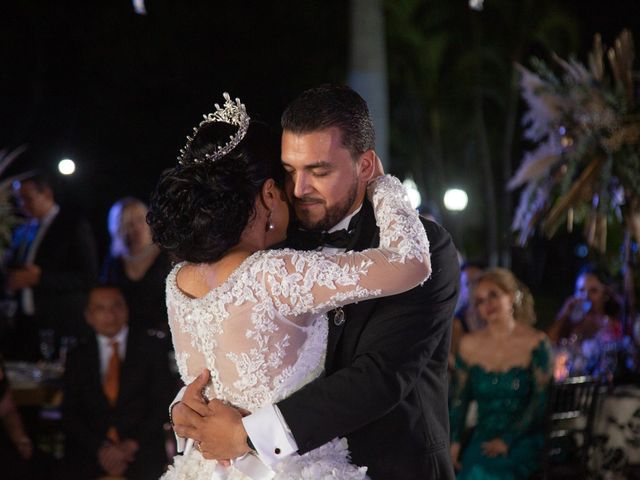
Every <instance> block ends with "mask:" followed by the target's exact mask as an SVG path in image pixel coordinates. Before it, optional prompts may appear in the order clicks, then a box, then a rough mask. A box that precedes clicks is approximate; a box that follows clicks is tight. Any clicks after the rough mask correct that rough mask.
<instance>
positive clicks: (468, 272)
mask: <svg viewBox="0 0 640 480" xmlns="http://www.w3.org/2000/svg"><path fill="white" fill-rule="evenodd" d="M485 268H486V266H485V265H484V264H482V263H479V262H464V263H463V264H462V265H461V266H460V296H459V297H458V306H457V308H456V313H455V314H454V316H453V329H452V332H451V353H450V357H449V365H450V367H453V366H454V364H455V355H456V354H457V353H458V349H459V347H460V340H461V339H462V337H463V336H464V335H466V334H467V333H471V332H475V331H476V330H480V329H481V328H484V327H485V322H484V321H483V320H482V319H481V318H479V317H478V315H477V312H476V311H475V308H474V306H473V302H472V299H471V292H472V291H473V287H474V285H475V283H476V280H477V279H478V277H480V275H482V272H483V271H484V269H485Z"/></svg>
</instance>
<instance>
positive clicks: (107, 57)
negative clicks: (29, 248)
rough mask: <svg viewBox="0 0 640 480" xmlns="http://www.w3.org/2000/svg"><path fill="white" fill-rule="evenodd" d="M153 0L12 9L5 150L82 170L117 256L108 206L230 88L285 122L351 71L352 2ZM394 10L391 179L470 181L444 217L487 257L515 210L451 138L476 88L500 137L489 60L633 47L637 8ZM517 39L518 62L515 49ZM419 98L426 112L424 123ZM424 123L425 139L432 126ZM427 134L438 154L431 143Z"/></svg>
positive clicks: (579, 2)
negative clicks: (294, 103) (490, 237)
mask: <svg viewBox="0 0 640 480" xmlns="http://www.w3.org/2000/svg"><path fill="white" fill-rule="evenodd" d="M145 3H146V7H147V11H148V15H146V16H141V15H137V14H136V13H135V12H134V9H133V6H132V4H131V1H129V0H109V1H99V0H96V1H52V0H23V1H14V2H3V6H2V7H0V16H1V17H2V20H1V22H2V50H1V52H2V54H1V55H2V56H1V57H0V58H1V61H2V64H1V65H2V66H1V70H0V92H1V103H0V105H1V107H0V108H1V113H2V115H1V117H0V118H1V121H2V124H1V125H0V147H9V148H11V147H15V146H17V145H20V144H23V143H26V144H28V145H29V151H28V153H27V154H25V155H24V156H23V157H22V158H21V159H20V160H18V161H17V162H16V164H15V165H14V166H13V167H12V168H11V170H10V171H9V172H8V173H9V174H11V173H17V172H20V171H24V170H27V169H28V168H31V167H33V166H39V167H43V168H47V169H50V170H52V171H54V170H55V168H56V165H57V162H58V161H59V160H60V159H62V158H64V157H67V156H68V157H71V158H73V159H74V160H75V162H76V164H77V172H76V174H75V175H73V176H71V177H68V178H61V177H59V178H58V179H57V180H58V183H59V185H58V198H59V199H60V200H61V203H62V204H63V206H64V205H70V206H73V207H74V208H80V209H83V210H84V211H85V213H86V214H87V215H88V216H89V217H90V219H91V221H92V223H93V226H94V229H95V232H96V235H97V237H98V240H99V244H100V247H101V253H104V252H105V251H106V246H107V235H106V213H107V210H108V208H109V206H110V205H111V203H113V201H115V200H116V199H118V198H120V197H122V196H125V195H134V196H138V197H140V198H142V199H145V200H146V199H147V198H148V195H149V192H150V190H151V188H152V187H153V185H154V183H155V181H156V179H157V177H158V174H159V172H160V171H161V170H162V169H164V168H167V167H169V166H172V165H173V164H174V162H175V156H176V154H177V151H178V149H179V148H180V147H181V146H182V145H183V144H184V138H185V135H187V134H188V133H189V132H190V131H191V127H192V126H193V125H195V124H196V123H197V122H198V121H199V118H200V116H201V114H202V113H205V112H208V111H211V109H212V105H213V103H215V102H220V101H221V94H222V92H223V91H229V92H230V94H231V95H232V96H239V97H240V98H241V99H242V100H243V102H244V103H245V104H246V105H247V107H248V110H249V112H250V114H252V116H253V117H257V118H262V119H263V120H266V121H267V122H269V123H271V124H273V125H274V126H277V125H278V123H279V116H280V113H281V111H282V110H283V108H284V107H285V106H286V104H287V103H288V102H289V101H290V100H291V99H292V98H293V97H295V96H296V95H297V94H298V93H300V92H301V91H302V90H303V89H305V88H308V87H311V86H314V85H317V84H320V83H323V82H345V81H346V79H347V76H348V68H349V34H350V32H349V4H348V2H346V1H339V0H323V1H319V0H318V1H305V0H297V1H294V0H280V1H273V2H271V1H259V2H253V1H246V0H245V1H243V0H236V1H216V2H214V1H211V0H209V1H203V0H197V1H175V0H174V1H170V0H148V1H147V2H145ZM385 13H386V30H387V31H386V37H387V63H388V65H389V92H390V120H391V126H390V133H391V155H390V159H389V166H390V170H391V171H392V172H393V173H396V174H398V175H399V176H401V177H403V176H404V175H406V174H407V173H413V174H414V177H415V178H416V181H417V182H418V185H419V186H420V187H421V189H423V198H424V197H427V198H430V199H433V200H435V199H437V198H441V195H440V192H438V191H437V190H438V188H444V187H443V186H442V185H440V183H443V182H450V181H452V182H457V183H458V184H462V185H464V184H468V185H469V189H468V190H469V192H470V197H471V205H470V209H469V210H470V211H469V213H468V214H467V215H468V217H467V218H466V220H465V218H458V219H452V218H450V217H445V218H444V222H445V225H446V226H448V227H449V228H450V229H451V230H452V231H453V233H454V235H455V236H456V237H457V241H458V243H459V244H464V246H465V251H467V252H469V254H470V256H480V255H482V252H483V251H484V249H485V246H484V244H483V242H484V238H485V237H484V233H483V228H484V223H485V219H486V218H487V217H491V216H496V217H500V218H502V220H501V221H500V222H501V223H500V224H499V226H500V239H499V240H500V241H501V242H503V243H507V242H509V241H510V237H509V234H508V225H506V223H507V222H506V220H505V219H506V218H507V217H508V216H509V215H510V211H509V209H507V210H506V212H498V211H495V212H493V211H490V209H488V208H487V205H486V204H485V203H484V200H483V198H484V197H483V195H482V194H481V193H480V192H481V190H482V189H483V188H484V186H483V183H482V182H481V181H480V182H479V183H478V179H479V178H480V180H481V177H478V176H477V175H475V174H474V171H473V168H474V165H475V162H476V160H475V154H474V150H473V145H472V143H473V142H470V146H466V144H465V142H466V140H465V137H464V136H463V137H461V138H462V141H459V140H457V138H456V136H455V135H456V129H455V128H454V127H455V126H456V125H457V124H458V123H460V124H461V125H460V131H461V132H463V131H472V128H473V126H472V125H471V126H467V127H465V126H464V125H462V123H464V121H465V119H466V118H467V117H469V116H470V115H471V114H470V112H471V101H470V100H468V99H467V97H466V95H467V94H468V92H474V91H477V90H478V89H480V88H483V89H484V90H485V91H487V90H490V89H491V88H494V90H495V91H494V92H493V93H489V94H487V96H486V97H483V98H484V100H483V102H485V112H486V123H487V125H488V131H489V140H490V141H491V142H493V141H494V138H498V137H499V136H500V135H501V134H502V131H503V130H504V129H503V125H502V122H503V120H502V113H501V110H500V108H501V107H500V104H501V98H502V97H504V95H503V93H504V91H506V90H504V89H503V90H501V88H502V87H501V85H506V84H508V81H504V78H502V77H500V73H499V72H500V71H501V70H500V68H496V69H493V66H492V65H497V64H501V65H506V66H507V67H505V68H506V70H509V69H510V66H511V65H512V60H519V61H523V62H526V61H527V58H528V57H529V56H530V55H531V54H537V55H541V56H544V55H547V56H548V49H547V47H548V46H553V47H554V49H556V51H558V53H559V54H561V55H565V56H566V55H567V54H569V53H571V52H574V53H576V55H577V56H578V58H580V59H583V60H584V58H585V56H586V52H587V51H588V50H589V48H590V46H591V42H592V38H593V34H594V33H596V32H602V34H603V39H604V41H605V43H607V44H611V42H612V41H613V38H615V36H616V35H617V34H618V33H619V32H620V30H621V29H622V28H624V27H628V28H630V29H631V30H632V31H633V32H634V33H635V34H636V39H637V38H638V37H640V29H639V28H638V27H639V26H640V2H637V1H636V0H609V1H606V2H603V1H595V0H571V1H570V0H557V1H548V0H547V1H545V0H541V1H538V2H535V1H531V0H522V1H520V0H516V1H514V0H485V10H484V11H483V12H472V11H471V10H470V9H469V8H468V2H467V1H462V0H438V1H436V0H424V1H418V0H397V1H392V0H389V1H387V2H385ZM548 19H554V20H553V21H555V25H552V26H553V28H551V27H548V25H547V26H546V27H545V28H546V29H542V30H540V29H538V30H535V29H534V28H533V27H531V25H533V23H532V22H534V21H537V22H539V23H540V24H542V23H544V22H545V21H546V20H548ZM549 23H553V22H547V24H549ZM471 27H473V28H471ZM472 31H475V32H476V33H475V35H476V36H475V37H474V36H472V35H471V33H470V32H472ZM478 32H480V33H478ZM529 32H530V33H529ZM541 32H542V33H541ZM550 32H551V33H550ZM554 32H555V33H554ZM544 35H546V37H544V38H543V36H544ZM437 42H441V43H440V44H444V45H446V52H447V55H445V56H444V57H443V58H444V60H443V61H440V62H439V63H437V66H436V67H434V68H432V67H429V68H426V67H425V66H424V65H425V62H422V61H421V60H423V59H425V58H431V57H429V55H431V53H429V51H427V50H428V48H430V47H431V46H433V45H436V44H438V43H437ZM442 42H444V43H442ZM518 42H520V43H519V44H518V45H521V48H519V49H518V50H517V55H516V54H515V53H514V52H513V51H510V50H509V47H510V46H511V45H515V44H517V43H518ZM637 44H638V43H637V40H636V45H637ZM421 49H424V52H423V51H422V50H421ZM474 49H477V50H474ZM474 52H480V56H482V58H483V59H487V60H486V63H485V64H483V65H484V67H483V68H484V69H483V70H482V74H483V75H484V76H482V77H481V76H478V75H475V76H474V75H471V74H470V73H469V72H471V71H472V69H471V68H469V69H467V68H466V67H465V63H464V62H465V61H468V58H472V57H473V56H474ZM465 58H467V60H464V59H465ZM483 61H484V60H483ZM430 68H431V70H430ZM505 68H502V70H505ZM487 72H489V73H487ZM436 78H437V79H438V81H437V82H436V81H435V80H434V81H431V80H432V79H436ZM505 78H507V79H508V76H507V77H505ZM425 82H426V83H425ZM429 82H430V83H429ZM425 92H427V93H425ZM469 95H470V96H469V98H471V94H469ZM491 95H493V96H494V97H495V105H494V103H492V102H494V100H492V99H491ZM407 105H410V106H411V107H412V108H413V106H414V105H417V106H418V107H419V108H420V110H419V113H418V117H419V119H418V120H417V121H415V122H414V120H413V118H414V116H413V115H414V114H415V111H413V110H411V108H405V107H406V106H407ZM432 106H433V108H434V110H435V109H436V108H437V109H439V110H438V111H440V112H442V118H443V119H444V120H443V125H444V126H443V131H444V134H443V135H442V137H441V138H442V139H443V141H444V150H445V154H443V155H441V164H442V165H441V166H440V167H437V168H440V170H438V169H437V168H436V167H433V164H432V163H430V162H431V160H430V159H431V157H430V156H429V155H427V154H425V155H422V154H421V153H420V152H421V150H420V149H421V148H426V149H428V148H429V145H428V144H429V143H430V139H431V137H430V136H429V134H424V135H423V133H422V132H423V130H421V129H419V128H417V127H416V128H415V131H414V128H413V127H415V126H416V125H417V124H419V123H420V122H422V121H424V120H420V118H422V116H423V115H426V113H424V112H428V111H429V109H430V108H431V107H432ZM521 110H522V105H519V106H518V112H521ZM407 112H408V113H407ZM412 112H413V113H412ZM447 122H448V123H447ZM427 127H428V126H427ZM427 127H425V129H426V130H425V131H431V130H429V128H427ZM465 128H467V130H464V129H465ZM515 137H516V140H515V141H514V145H513V147H512V149H511V150H512V154H513V155H512V156H513V164H514V165H517V164H518V163H519V159H520V158H521V150H522V145H521V144H520V143H521V142H519V140H517V138H519V132H518V131H516V132H515ZM421 141H422V142H424V143H425V144H427V145H426V146H424V145H423V146H420V145H419V143H420V142H421ZM498 143H499V142H497V141H496V144H498ZM414 144H417V145H414ZM454 144H455V148H454ZM458 147H459V148H458ZM463 147H464V148H465V150H463ZM496 150H499V148H496ZM432 170H433V171H434V172H436V173H435V174H434V175H430V172H431V171H432ZM438 171H440V173H439V174H438V173H437V172H438ZM421 172H422V173H421ZM465 176H466V177H469V178H466V177H465ZM425 177H426V178H427V179H425ZM429 178H431V180H429ZM495 181H496V191H497V192H499V194H500V192H502V191H503V185H504V181H505V179H504V178H501V177H500V176H499V175H497V176H496V179H495ZM429 182H431V183H429ZM434 182H438V183H437V185H435V186H434ZM474 182H475V183H474ZM474 193H475V194H474ZM465 221H466V222H467V223H465ZM455 222H458V223H457V224H454V223H455ZM573 243H574V242H573V240H570V239H567V238H564V239H563V238H562V236H561V237H560V238H559V239H558V240H556V241H555V243H554V242H541V245H542V246H540V245H538V247H530V248H529V249H528V250H527V251H525V252H522V251H521V252H516V253H515V255H514V262H515V264H516V265H517V264H518V262H520V263H521V265H520V267H519V268H520V270H521V272H527V271H528V269H529V270H530V269H531V268H530V267H531V266H530V265H529V264H530V263H531V262H535V261H536V255H538V254H539V253H540V252H542V254H541V255H543V256H544V255H546V256H547V258H548V257H549V255H550V256H551V258H552V259H553V258H554V255H557V256H558V257H559V258H562V257H563V255H564V256H565V257H566V253H567V252H566V249H567V248H572V245H573ZM536 248H540V249H541V250H540V252H538V251H537V250H536ZM554 252H555V253H554ZM563 252H564V253H563ZM523 259H524V260H523ZM527 259H528V260H527ZM567 265H568V266H567ZM565 267H566V268H564V269H562V267H560V270H559V271H557V272H555V271H551V272H550V273H549V272H541V271H540V270H539V269H538V270H536V271H532V272H529V274H528V275H529V280H530V282H533V281H535V282H542V281H543V279H544V278H545V277H549V276H551V277H553V278H557V279H558V282H562V283H561V284H562V285H563V288H564V287H566V288H564V291H563V292H562V293H563V294H564V293H566V292H567V291H570V290H571V288H572V286H571V279H572V277H573V273H574V271H573V270H574V265H573V264H571V262H569V263H567V264H566V265H565ZM534 270H535V269H534ZM534 287H535V285H534Z"/></svg>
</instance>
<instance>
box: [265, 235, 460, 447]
mask: <svg viewBox="0 0 640 480" xmlns="http://www.w3.org/2000/svg"><path fill="white" fill-rule="evenodd" d="M427 234H428V237H429V240H430V243H431V262H432V265H433V273H432V276H431V278H430V279H429V280H427V281H426V282H425V283H424V284H423V285H422V286H420V287H417V288H415V289H413V290H410V291H409V292H406V293H404V294H401V295H396V296H393V297H389V298H383V299H379V300H377V301H376V305H375V308H376V310H375V312H374V313H373V315H372V317H371V318H370V319H369V320H368V323H367V325H366V327H365V328H364V329H363V331H362V334H361V337H360V339H359V341H358V351H357V353H356V357H355V359H354V361H353V362H352V363H351V364H350V365H349V366H347V367H345V368H343V369H341V370H339V371H337V372H335V373H333V374H331V375H329V376H327V377H324V378H318V379H316V380H315V381H313V382H311V383H310V384H308V385H306V386H305V387H303V388H302V389H301V390H299V391H298V392H296V393H294V394H292V395H291V396H290V397H288V398H286V399H284V400H282V401H281V402H279V403H278V405H277V406H278V408H279V410H280V412H281V413H282V415H283V417H284V419H285V422H286V424H287V427H288V428H289V429H290V431H291V432H292V434H293V437H294V438H295V440H296V443H297V446H298V447H299V448H298V452H299V453H305V452H307V451H309V450H312V449H314V448H317V447H319V446H320V445H322V444H324V443H326V442H328V441H330V440H331V439H333V438H335V437H340V436H346V435H347V434H349V433H351V432H353V431H355V430H358V429H359V428H362V427H363V426H365V425H367V424H369V423H371V422H373V421H375V420H377V419H379V418H380V417H382V416H384V415H385V414H387V413H388V412H390V411H391V410H393V409H394V408H395V407H396V406H397V405H398V404H399V403H400V402H402V401H403V400H404V399H405V398H406V397H407V395H409V394H410V393H411V392H412V390H413V388H414V387H415V385H416V382H418V381H420V379H421V378H422V374H423V372H424V371H425V369H426V368H433V364H436V365H437V366H438V367H440V366H441V367H442V370H443V371H442V372H441V373H442V375H445V374H446V358H444V359H443V361H442V362H440V361H438V360H437V359H434V358H433V357H434V352H436V351H437V349H438V348H439V347H440V350H442V348H441V344H442V341H443V339H444V338H445V335H447V333H448V331H449V329H450V327H451V318H452V315H453V310H454V308H455V302H456V298H457V293H458V280H459V269H458V261H457V252H456V250H455V247H454V245H453V242H452V241H451V238H450V236H449V235H448V233H447V232H446V231H444V230H443V229H442V228H441V227H439V226H437V225H435V224H433V223H429V224H427ZM347 321H348V319H347ZM440 353H442V352H440V351H439V350H438V352H437V355H440ZM447 353H448V352H447ZM445 357H446V356H445ZM432 361H433V363H432ZM435 373H436V372H434V374H435ZM443 401H444V400H443Z"/></svg>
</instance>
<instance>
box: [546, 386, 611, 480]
mask: <svg viewBox="0 0 640 480" xmlns="http://www.w3.org/2000/svg"><path fill="white" fill-rule="evenodd" d="M599 388H600V384H599V383H598V381H596V380H595V379H594V378H593V377H586V376H583V377H570V378H567V379H566V380H563V381H560V382H556V383H554V384H553V385H552V386H551V389H550V391H549V404H548V409H547V417H546V428H545V437H546V438H545V440H546V445H545V449H544V454H543V459H542V478H543V479H545V480H547V479H554V478H563V479H567V478H572V477H574V478H580V479H582V480H584V479H585V478H586V477H587V475H588V460H589V449H590V447H591V443H592V432H593V422H594V417H595V410H596V405H597V402H596V400H597V397H598V394H599Z"/></svg>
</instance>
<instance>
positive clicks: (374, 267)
mask: <svg viewBox="0 0 640 480" xmlns="http://www.w3.org/2000/svg"><path fill="white" fill-rule="evenodd" d="M367 193H368V195H369V197H370V199H371V202H372V204H373V207H374V213H375V217H376V223H377V225H378V227H379V229H380V245H379V247H377V248H371V249H368V250H365V251H362V252H346V253H341V254H337V255H332V254H326V253H322V252H306V251H293V250H284V251H273V252H269V254H267V255H266V256H265V258H264V265H262V267H264V269H263V270H262V273H261V274H260V275H262V277H263V278H262V280H263V281H264V282H265V285H266V287H267V290H268V291H269V292H270V294H271V297H272V298H273V299H274V303H275V304H276V306H277V308H278V310H279V311H280V313H282V314H284V315H286V316H287V317H289V318H293V317H296V316H298V315H303V314H305V313H309V312H312V313H318V312H322V311H328V310H331V309H332V308H335V307H337V306H341V305H346V304H348V303H353V302H356V301H362V300H368V299H370V298H374V297H382V296H388V295H395V294H397V293H401V292H405V291H407V290H410V289H411V288H413V287H415V286H417V285H419V284H420V283H422V282H424V281H425V280H426V279H427V278H428V277H429V275H430V273H431V262H430V256H429V242H428V240H427V235H426V233H425V230H424V227H423V226H422V223H421V222H420V219H419V216H418V213H417V212H416V210H415V209H414V208H412V207H411V205H410V203H409V200H408V197H407V192H406V190H405V189H404V187H403V186H402V184H401V183H400V181H399V180H398V179H397V178H395V177H392V176H390V175H383V176H380V177H377V178H376V179H375V180H373V181H372V182H371V184H370V185H369V187H368V189H367Z"/></svg>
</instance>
